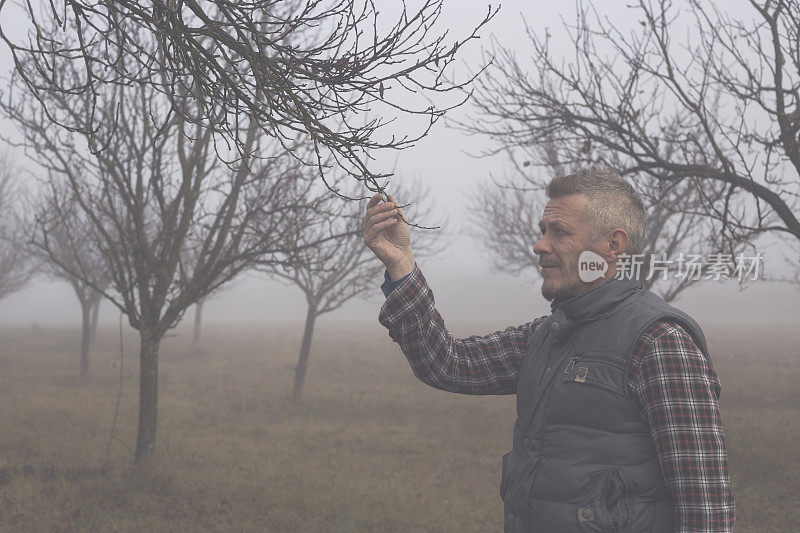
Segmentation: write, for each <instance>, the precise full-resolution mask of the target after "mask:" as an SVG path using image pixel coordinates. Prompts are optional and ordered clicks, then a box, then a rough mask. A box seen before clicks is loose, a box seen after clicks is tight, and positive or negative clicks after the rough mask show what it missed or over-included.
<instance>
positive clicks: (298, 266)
mask: <svg viewBox="0 0 800 533" xmlns="http://www.w3.org/2000/svg"><path fill="white" fill-rule="evenodd" d="M313 178H314V177H313V176H306V181H307V182H310V181H312V180H313ZM296 184H300V182H296ZM393 190H394V192H393V193H392V194H393V195H396V198H398V199H399V200H401V201H404V202H407V205H410V207H411V208H410V209H409V208H406V211H407V212H408V213H409V215H410V214H412V213H413V215H414V217H415V218H427V217H428V216H430V215H431V214H432V211H433V210H432V207H431V204H430V200H431V196H430V194H429V192H428V191H427V190H426V188H424V187H422V186H421V185H420V184H418V183H417V184H415V185H413V186H411V187H405V186H401V185H394V187H393ZM412 191H413V192H412ZM352 192H356V191H352ZM317 207H318V211H317V212H315V213H310V212H307V211H306V212H296V213H293V214H292V223H291V224H289V227H290V228H292V231H291V233H290V234H289V235H287V238H288V239H289V240H291V241H292V242H294V243H296V244H295V246H296V247H297V248H298V249H301V250H303V251H302V253H299V254H296V255H295V256H294V258H293V260H292V261H290V262H286V263H282V264H274V263H273V264H269V263H263V264H258V265H257V266H256V269H257V270H261V271H262V272H266V273H268V274H269V275H270V276H272V277H273V278H274V279H276V280H278V281H283V282H285V284H287V285H295V286H297V287H298V288H300V289H301V290H302V291H303V294H304V295H305V299H306V304H307V310H306V319H305V328H304V330H303V339H302V342H301V345H300V354H299V356H298V360H297V366H296V367H295V375H294V386H293V389H292V397H291V398H292V401H294V402H298V401H299V400H300V395H301V393H302V390H303V383H304V381H305V376H306V369H307V368H308V359H309V354H310V352H311V342H312V339H313V335H314V324H315V321H316V319H317V317H319V316H320V315H322V314H324V313H329V312H331V311H335V310H336V309H339V308H340V307H341V306H342V305H343V304H344V303H346V302H348V301H349V300H351V299H352V298H356V297H362V296H365V295H367V294H370V293H374V292H375V290H376V280H378V279H381V277H382V274H383V271H384V268H385V267H384V265H383V263H381V262H380V261H378V260H377V259H376V257H375V255H374V254H373V253H372V252H371V251H370V250H369V248H367V247H365V246H364V241H363V229H362V227H361V225H362V224H363V218H364V209H365V208H366V200H364V201H361V202H342V201H341V200H340V199H338V198H336V197H329V198H328V199H326V200H325V201H324V202H322V203H320V204H318V206H317ZM332 231H335V232H337V233H341V234H346V235H347V236H346V237H343V238H341V239H336V240H329V241H327V242H325V243H324V244H322V245H320V246H315V247H307V246H304V244H305V243H308V242H316V241H320V240H322V239H323V238H324V236H325V235H327V234H330V233H331V232H332ZM442 231H445V230H440V231H437V232H428V231H423V232H420V233H419V234H418V235H415V243H414V250H415V253H417V255H418V256H419V255H420V254H422V255H425V254H429V255H433V254H435V253H438V252H440V251H442V250H443V249H444V246H440V245H439V243H441V241H439V240H438V239H440V238H441V237H442V236H443V235H442Z"/></svg>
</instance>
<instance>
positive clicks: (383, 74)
mask: <svg viewBox="0 0 800 533" xmlns="http://www.w3.org/2000/svg"><path fill="white" fill-rule="evenodd" d="M5 4H6V2H0V11H2V9H3V7H4V5H5ZM44 4H45V5H44V6H43V8H39V7H38V4H37V3H35V2H26V3H23V6H24V8H23V9H25V11H26V12H27V15H28V21H29V24H30V31H29V32H28V36H27V38H24V39H20V40H15V39H13V38H12V37H11V36H10V35H9V33H8V32H7V29H8V27H9V26H10V25H12V24H13V25H15V26H16V25H18V24H19V23H18V20H17V19H15V18H14V17H0V38H1V39H2V40H3V41H4V42H5V44H6V46H7V47H8V49H9V50H10V52H11V55H12V57H13V60H14V62H15V66H16V70H17V73H18V74H19V75H20V77H21V80H22V81H23V82H24V84H25V85H26V86H27V88H28V94H30V95H31V96H32V97H33V98H36V99H38V100H39V101H40V103H41V105H42V106H44V109H47V110H48V111H53V112H51V113H50V117H51V119H53V120H54V121H55V122H56V123H59V124H61V125H63V126H66V127H67V128H71V129H78V130H81V131H82V132H83V133H84V134H87V133H89V132H91V131H93V130H95V129H98V128H99V129H103V128H106V127H107V125H106V124H107V122H108V121H112V120H119V119H121V118H122V117H121V116H119V115H118V114H116V113H114V114H111V115H108V114H107V113H106V111H107V110H106V109H104V108H103V106H102V105H97V104H99V102H97V101H96V98H95V95H96V94H98V93H101V92H104V91H106V90H107V89H106V88H107V86H108V85H109V84H113V85H119V86H127V85H128V84H130V83H135V84H141V83H144V84H148V85H150V86H151V88H152V89H153V90H155V91H158V92H161V93H162V94H163V95H165V96H167V97H168V98H170V99H172V100H173V101H172V108H171V110H172V112H174V113H178V114H181V115H182V119H183V121H184V122H186V123H188V124H200V123H202V124H204V125H205V126H206V127H207V128H208V129H210V130H212V131H214V132H215V133H216V134H220V135H221V136H222V137H224V138H225V139H226V140H227V141H229V142H230V141H232V142H233V143H234V145H235V148H236V149H237V150H238V152H239V154H240V155H242V156H248V157H249V155H250V154H249V153H248V151H247V144H248V143H247V133H246V128H241V127H240V126H239V120H240V118H241V117H243V116H247V117H249V119H248V120H249V121H250V122H252V123H254V124H256V126H257V127H258V128H260V129H261V130H262V131H263V132H264V133H266V134H267V135H269V136H271V137H273V138H275V139H277V140H278V141H279V142H280V143H281V144H282V145H283V148H284V150H289V151H293V150H294V148H295V145H294V139H295V137H296V136H297V134H298V133H303V134H307V135H308V136H309V138H310V140H311V142H312V143H313V144H314V148H315V149H314V150H312V151H310V152H303V151H298V152H296V153H295V156H296V157H298V158H301V159H302V160H303V161H304V162H305V163H308V164H317V165H318V166H319V170H320V171H322V170H323V161H332V162H334V163H335V165H336V166H338V167H340V168H343V169H345V170H346V171H347V172H349V173H350V174H351V175H352V176H353V177H354V178H356V179H358V180H360V181H361V182H363V184H364V185H365V186H366V187H367V188H369V189H370V190H372V191H376V190H377V187H378V185H377V183H378V182H377V178H379V177H381V176H382V174H380V173H376V172H375V171H374V170H372V169H371V165H368V163H369V159H370V156H368V152H370V151H375V150H380V149H402V148H405V147H409V146H412V145H413V144H414V142H415V141H417V140H418V139H420V138H422V137H424V136H425V135H426V134H427V133H428V131H429V129H430V127H431V126H432V125H433V123H435V122H436V121H437V119H438V118H440V117H441V116H442V115H443V114H444V113H445V112H446V111H447V110H448V109H452V108H453V107H456V106H458V105H460V104H461V103H462V102H463V100H462V99H460V98H459V97H458V96H457V94H456V93H455V91H453V89H455V88H458V87H463V86H465V85H466V84H468V83H469V82H470V81H471V79H470V78H468V79H465V80H463V82H459V83H453V82H451V81H449V80H448V79H447V77H445V76H444V75H443V74H444V73H445V71H446V70H447V69H448V66H449V65H450V64H451V63H452V62H453V61H455V60H456V57H457V54H458V53H459V52H460V51H461V49H462V47H463V46H464V45H465V44H466V43H467V42H469V41H471V40H473V39H477V38H478V37H479V36H478V34H477V32H478V31H479V30H480V29H481V28H483V27H484V25H486V24H487V23H488V22H489V20H491V19H492V17H493V16H494V15H495V14H496V12H497V10H496V9H492V7H491V6H489V9H488V11H487V13H486V15H485V16H484V17H483V19H482V20H480V21H478V23H477V24H476V25H475V26H474V27H473V29H472V30H471V31H468V32H466V33H465V34H464V35H463V36H461V37H460V38H456V39H452V40H450V39H449V38H448V37H449V36H448V35H447V34H448V31H447V30H445V29H442V30H437V28H440V27H441V22H440V21H439V17H440V16H441V13H442V6H443V0H423V1H422V2H420V4H419V7H418V8H417V9H408V8H407V7H406V3H405V2H396V3H386V4H392V5H385V4H384V3H381V5H380V16H379V10H378V5H377V3H376V2H374V0H331V1H327V2H320V1H313V2H308V1H303V0H253V1H247V2H231V1H229V0H152V1H150V0H148V1H144V0H115V1H114V2H108V1H104V0H63V2H60V1H56V0H50V1H49V2H45V3H44ZM54 26H55V28H54ZM15 29H16V28H15ZM153 42H156V43H157V44H158V46H157V47H156V48H154V47H153V46H152V43H153ZM23 60H27V61H23ZM65 61H69V62H70V63H71V65H72V67H73V72H74V73H75V76H73V77H72V78H70V79H69V80H64V79H62V78H60V77H58V76H49V75H47V73H50V72H51V70H52V69H51V65H52V64H54V63H63V62H65ZM420 93H423V94H424V95H426V96H446V95H447V94H451V95H453V96H454V99H453V101H442V102H441V103H440V104H437V105H435V106H434V105H431V101H430V100H429V99H427V98H420ZM53 94H56V95H58V94H71V95H73V96H75V97H77V98H83V99H85V100H86V105H85V106H84V112H85V115H86V116H85V117H84V118H83V120H82V123H81V124H75V123H74V121H65V120H64V119H63V118H62V117H60V114H59V113H57V112H55V111H57V107H56V108H54V109H52V110H50V107H52V106H53V105H54V103H53V96H52V95H53ZM184 94H185V95H189V96H191V97H192V98H193V99H195V100H196V101H197V105H196V106H192V107H191V108H189V107H186V106H184V105H183V103H182V102H181V101H180V97H177V96H176V95H184ZM376 113H381V114H386V113H398V114H405V115H408V114H412V115H418V116H419V117H420V118H421V119H423V121H424V126H423V127H422V128H420V131H418V132H416V133H410V134H402V133H398V131H397V130H396V126H394V125H392V126H388V125H389V124H390V123H391V122H394V118H395V117H389V118H384V117H383V116H381V115H380V114H379V115H376ZM361 117H363V118H364V120H360V118H361ZM119 125H120V126H121V129H124V124H119ZM220 135H216V136H217V137H219V136H220ZM326 154H327V155H326Z"/></svg>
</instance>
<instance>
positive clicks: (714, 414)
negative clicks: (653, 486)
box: [628, 322, 734, 533]
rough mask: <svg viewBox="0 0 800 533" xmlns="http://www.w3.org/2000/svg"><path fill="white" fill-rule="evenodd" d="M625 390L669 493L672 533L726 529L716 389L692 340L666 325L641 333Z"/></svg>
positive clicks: (724, 462)
mask: <svg viewBox="0 0 800 533" xmlns="http://www.w3.org/2000/svg"><path fill="white" fill-rule="evenodd" d="M628 385H629V391H630V392H631V393H632V398H633V399H634V401H635V404H636V407H637V409H638V410H639V414H640V416H641V417H642V420H643V421H644V423H645V426H646V427H647V428H648V429H649V431H650V435H651V437H652V438H653V441H654V442H655V445H656V450H657V451H658V457H659V461H660V462H661V470H662V472H663V473H664V478H665V480H666V483H667V486H668V487H669V490H670V492H671V493H672V498H673V505H674V512H675V531H676V532H677V533H688V532H699V531H702V532H730V531H733V524H734V499H733V493H732V492H731V483H730V478H729V475H728V456H727V452H726V450H725V435H724V434H723V431H722V420H721V418H720V413H719V404H718V401H717V400H718V399H719V396H720V393H721V391H722V388H721V385H720V382H719V379H717V375H716V373H715V372H714V369H713V368H712V366H711V364H710V363H709V362H708V360H707V359H706V358H705V356H703V353H702V352H701V351H700V349H699V348H698V347H697V345H696V344H695V343H694V341H693V340H692V338H691V336H690V335H689V334H688V333H686V331H685V330H684V329H683V328H681V327H680V326H679V325H677V324H673V323H669V322H660V323H656V324H655V325H653V326H652V327H651V328H648V331H646V332H645V334H644V335H643V336H642V337H641V338H640V339H639V341H638V342H637V345H636V347H635V348H634V352H633V357H632V358H631V367H630V371H629V376H628Z"/></svg>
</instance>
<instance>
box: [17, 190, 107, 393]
mask: <svg viewBox="0 0 800 533" xmlns="http://www.w3.org/2000/svg"><path fill="white" fill-rule="evenodd" d="M48 185H49V191H48V192H47V193H46V195H45V196H44V199H43V200H42V201H41V204H40V206H39V214H38V216H37V218H38V219H39V220H44V219H46V218H47V217H48V213H52V212H55V211H58V212H59V213H60V216H59V218H58V222H59V224H53V225H52V226H51V227H49V228H48V234H47V235H46V237H47V242H46V243H45V242H44V241H43V240H42V239H41V238H40V235H39V234H34V235H33V236H32V239H33V240H32V241H31V242H30V244H31V249H32V253H33V254H34V256H36V257H38V259H39V265H40V266H39V269H40V271H43V272H44V273H45V274H47V275H49V276H50V277H52V278H54V279H59V280H63V281H66V282H67V283H69V284H70V286H71V287H72V290H73V291H75V296H77V298H78V302H79V303H80V306H81V326H82V327H81V348H80V353H81V357H80V372H81V377H86V376H88V375H89V349H90V346H91V345H92V343H93V341H94V337H95V334H96V330H97V320H98V314H99V307H100V302H101V300H102V291H105V290H106V289H107V288H108V286H109V284H110V283H111V274H110V272H109V270H108V268H107V266H106V262H105V259H104V257H103V255H102V254H101V253H100V251H99V250H98V249H97V248H96V247H95V244H96V242H97V237H93V236H92V234H93V232H94V226H93V224H92V222H91V221H90V220H89V219H88V217H87V216H86V215H85V214H84V213H83V211H82V210H81V209H80V207H79V206H78V204H77V202H76V201H75V198H74V196H73V195H72V194H71V192H70V191H69V190H67V189H66V188H65V187H64V186H63V183H62V181H61V180H59V178H58V177H57V176H51V177H50V180H49V181H48ZM75 273H78V275H76V274H75Z"/></svg>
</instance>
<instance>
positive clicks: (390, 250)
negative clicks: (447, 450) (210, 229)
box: [364, 167, 734, 533]
mask: <svg viewBox="0 0 800 533" xmlns="http://www.w3.org/2000/svg"><path fill="white" fill-rule="evenodd" d="M546 194H547V196H548V198H549V199H550V200H549V201H548V203H547V205H546V207H545V209H544V212H543V214H542V218H541V221H540V222H539V227H540V229H541V232H542V238H541V239H540V240H539V241H538V242H537V243H536V245H535V246H534V249H533V251H534V253H536V254H537V255H538V256H539V262H540V266H541V267H542V279H543V283H542V295H543V296H544V297H545V298H546V299H547V300H549V301H550V302H551V312H552V313H551V314H550V315H549V316H545V317H540V318H538V319H536V320H534V321H533V322H529V323H527V324H523V325H522V326H516V327H514V326H510V327H508V328H506V329H505V330H504V331H497V332H495V333H492V334H490V335H486V336H484V337H479V336H471V337H469V338H464V339H456V338H453V336H452V335H451V334H450V333H449V332H448V331H447V329H446V328H445V327H444V322H443V320H442V317H441V315H440V314H439V312H438V311H437V310H436V308H435V306H434V299H433V292H432V291H431V289H430V288H429V287H428V285H427V283H426V281H425V278H424V277H423V276H422V272H421V271H420V269H419V267H418V266H417V265H416V262H415V260H414V254H413V252H412V250H411V242H410V233H409V226H408V225H407V224H405V223H403V222H402V221H401V217H402V218H405V215H404V213H403V210H402V209H401V208H399V206H398V205H397V204H396V202H395V200H394V198H393V197H392V196H391V195H390V196H389V200H390V201H389V202H381V197H380V195H375V196H374V197H373V198H372V199H371V200H370V202H369V204H368V205H367V209H366V216H365V224H364V242H365V244H366V245H367V246H368V247H369V248H370V249H371V250H372V251H373V252H374V253H375V255H376V256H377V257H378V258H379V259H380V260H381V261H382V262H383V263H384V264H385V265H386V274H385V278H386V279H385V282H384V284H383V285H382V289H383V291H384V293H385V294H386V296H387V298H386V301H385V303H384V304H383V307H382V308H381V312H380V315H379V321H380V323H381V324H383V325H384V326H385V327H387V328H388V330H389V335H390V336H391V338H392V339H393V340H394V341H395V342H397V343H399V345H400V347H401V349H402V350H403V352H404V354H405V355H406V357H407V358H408V361H409V363H410V364H411V368H412V370H413V371H414V374H415V375H416V376H417V377H418V378H419V379H420V380H422V381H423V382H425V383H427V384H429V385H431V386H432V387H435V388H437V389H441V390H446V391H451V392H458V393H463V394H517V421H516V423H515V426H514V440H513V449H512V450H511V451H510V452H509V453H507V454H506V455H504V456H503V461H502V476H501V483H500V496H501V498H503V502H504V507H505V531H507V532H512V531H513V532H521V531H526V532H530V531H536V532H541V533H555V532H572V531H575V532H578V531H584V532H585V531H636V532H639V531H642V532H673V531H678V532H689V531H693V532H694V531H704V532H707V531H708V532H710V531H718V532H723V531H725V532H727V531H732V529H733V523H734V499H733V495H732V492H731V488H730V479H729V476H728V461H727V454H726V451H725V440H724V434H723V431H722V425H721V419H720V414H719V406H718V403H717V400H718V399H719V395H720V392H721V387H720V384H719V380H718V379H717V376H716V374H715V372H714V370H713V368H712V366H711V359H710V357H709V355H708V349H707V346H706V342H705V338H704V336H703V332H702V330H701V328H700V326H699V325H698V324H697V323H696V322H695V321H694V320H693V319H692V318H691V317H689V316H688V315H687V314H685V313H683V312H682V311H679V310H678V309H675V308H673V307H671V306H670V305H668V304H666V303H665V302H664V301H663V300H662V299H661V298H659V297H658V296H656V295H655V294H653V293H652V292H650V291H648V290H645V289H644V288H643V287H642V285H641V284H640V283H639V282H638V281H637V280H630V279H622V278H621V277H617V276H616V272H617V263H618V260H619V258H620V255H621V254H624V253H627V254H630V255H633V254H636V253H640V251H641V247H642V240H643V236H644V230H645V223H646V214H645V210H644V206H643V204H642V201H641V198H640V197H639V196H638V194H637V193H636V192H635V191H634V189H633V188H632V187H631V186H630V184H629V183H628V182H626V181H625V180H623V179H622V178H621V177H620V176H619V174H617V173H616V172H615V171H613V170H611V169H609V168H607V167H596V168H591V169H588V170H585V171H583V172H580V173H577V174H574V175H570V176H562V177H557V178H554V179H553V180H552V181H551V182H550V183H549V184H548V186H547V189H546ZM589 252H592V253H594V254H597V256H600V257H601V258H602V260H604V261H605V262H606V263H607V264H608V269H607V271H606V272H605V273H604V274H603V276H602V277H600V278H598V279H595V280H593V281H589V282H583V281H581V276H580V273H579V268H578V267H579V264H578V262H579V258H580V257H581V254H582V253H589ZM597 256H594V257H597ZM584 257H586V255H585V254H584ZM584 278H585V277H584Z"/></svg>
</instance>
